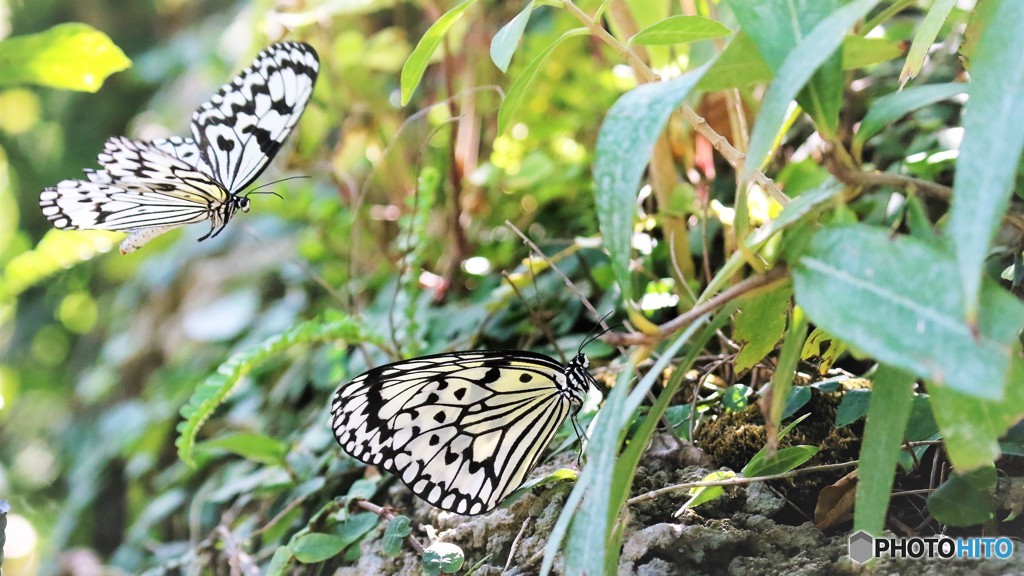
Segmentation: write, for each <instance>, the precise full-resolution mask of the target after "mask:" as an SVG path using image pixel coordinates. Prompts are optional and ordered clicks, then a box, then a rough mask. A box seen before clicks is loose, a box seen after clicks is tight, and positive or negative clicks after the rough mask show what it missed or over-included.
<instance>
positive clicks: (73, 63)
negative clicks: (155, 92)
mask: <svg viewBox="0 0 1024 576" xmlns="http://www.w3.org/2000/svg"><path fill="white" fill-rule="evenodd" d="M131 65H132V61H131V60H129V59H128V57H127V56H125V55H124V52H122V51H121V49H120V48H118V47H117V46H116V45H115V44H114V43H113V42H112V41H111V40H110V38H109V37H107V35H106V34H104V33H103V32H100V31H99V30H96V29H95V28H93V27H91V26H89V25H87V24H81V23H78V22H72V23H69V24H59V25H57V26H54V27H53V28H50V29H49V30H46V31H44V32H40V33H38V34H29V35H26V36H16V37H14V38H8V39H7V40H4V41H2V42H0V86H5V85H13V84H36V85H38V86H48V87H50V88H63V89H67V90H81V91H84V92H95V91H97V90H99V89H100V86H102V85H103V81H104V80H106V78H107V76H110V75H111V74H113V73H114V72H120V71H121V70H124V69H126V68H128V67H129V66H131Z"/></svg>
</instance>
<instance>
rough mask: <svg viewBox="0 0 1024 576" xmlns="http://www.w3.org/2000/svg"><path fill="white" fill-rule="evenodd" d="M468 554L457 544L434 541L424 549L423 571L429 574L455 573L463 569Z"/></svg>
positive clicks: (428, 575) (431, 575) (436, 575)
mask: <svg viewBox="0 0 1024 576" xmlns="http://www.w3.org/2000/svg"><path fill="white" fill-rule="evenodd" d="M465 561H466V555H465V554H464V553H463V552H462V548H459V547H458V546H456V545H455V544H449V543H448V542H434V543H433V544H431V545H430V546H428V547H427V549H426V550H424V551H423V558H422V562H423V572H424V574H426V575H427V576H438V575H439V574H442V573H444V574H454V573H456V572H458V571H459V570H461V569H462V564H463V563H464V562H465Z"/></svg>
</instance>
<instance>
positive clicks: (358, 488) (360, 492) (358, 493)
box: [345, 478, 378, 500]
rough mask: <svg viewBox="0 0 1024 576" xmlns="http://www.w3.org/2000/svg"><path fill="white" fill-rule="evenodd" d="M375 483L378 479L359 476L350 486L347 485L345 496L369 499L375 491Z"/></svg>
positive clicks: (354, 498)
mask: <svg viewBox="0 0 1024 576" xmlns="http://www.w3.org/2000/svg"><path fill="white" fill-rule="evenodd" d="M377 484H378V481H376V480H367V479H366V478H360V479H359V480H356V481H355V482H353V483H352V486H350V487H349V489H348V494H345V497H346V498H348V499H349V500H356V499H361V500H369V499H371V498H373V495H374V494H376V493H377Z"/></svg>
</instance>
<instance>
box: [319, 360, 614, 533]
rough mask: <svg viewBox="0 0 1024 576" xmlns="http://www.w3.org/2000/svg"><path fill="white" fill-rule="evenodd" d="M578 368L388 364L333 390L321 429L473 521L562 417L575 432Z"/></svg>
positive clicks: (578, 364) (504, 491) (526, 469)
mask: <svg viewBox="0 0 1024 576" xmlns="http://www.w3.org/2000/svg"><path fill="white" fill-rule="evenodd" d="M580 349H581V350H582V347H581V348H580ZM588 365H589V360H587V357H586V356H585V355H584V354H583V353H582V352H580V353H578V354H577V355H576V356H575V357H574V358H573V359H572V360H570V361H569V364H568V365H566V366H563V365H562V364H560V363H559V362H556V361H555V360H553V359H551V358H549V357H547V356H544V355H542V354H536V353H533V352H524V351H518V350H510V351H481V352H453V353H449V354H436V355H433V356H424V357H421V358H414V359H411V360H405V361H402V362H396V363H394V364H388V365H386V366H381V367H379V368H374V369H373V370H370V371H369V372H366V373H364V374H362V375H360V376H359V377H357V378H356V379H354V380H352V381H351V382H349V383H347V384H345V385H343V386H342V387H341V388H339V389H338V392H337V393H336V394H335V395H334V402H333V403H332V406H331V427H332V428H333V429H334V437H335V438H336V439H337V441H338V443H339V444H341V447H342V448H343V449H344V450H345V452H348V453H349V454H350V455H352V456H354V457H355V458H358V459H359V460H362V461H363V462H366V463H367V464H373V465H375V466H380V467H381V468H384V469H385V470H387V471H389V472H391V473H393V474H395V475H396V476H398V478H399V479H401V480H402V482H404V483H405V485H406V486H408V487H409V489H411V490H412V491H413V493H415V494H416V495H417V496H419V497H420V498H422V499H424V500H426V501H427V502H429V503H430V504H432V505H433V506H436V507H438V508H441V509H443V510H448V511H450V512H457V513H459V514H481V513H483V512H487V511H489V510H492V509H493V508H494V507H495V506H497V505H498V503H500V502H501V501H502V500H503V499H504V498H505V497H506V496H508V495H509V494H510V493H511V492H512V491H514V490H515V489H516V488H518V487H519V486H521V485H522V484H523V482H524V481H525V480H526V476H527V474H529V473H530V471H531V470H533V468H534V466H536V465H537V462H538V460H540V456H541V453H542V452H543V451H544V449H545V448H546V447H547V445H548V444H549V443H550V442H551V439H552V437H553V436H554V435H555V432H557V431H558V429H559V428H560V427H561V425H562V423H563V422H564V421H565V418H566V416H571V417H572V418H573V424H574V425H575V422H576V420H575V417H576V413H577V412H579V409H580V406H581V405H582V404H583V399H584V397H585V395H586V393H587V389H588V387H589V386H590V385H591V384H592V383H595V382H594V377H593V376H591V375H590V372H588V371H587V367H588Z"/></svg>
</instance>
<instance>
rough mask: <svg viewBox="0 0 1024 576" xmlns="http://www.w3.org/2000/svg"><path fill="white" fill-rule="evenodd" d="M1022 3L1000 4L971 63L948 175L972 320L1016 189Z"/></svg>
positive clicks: (1022, 89) (1022, 90) (1022, 105)
mask: <svg viewBox="0 0 1024 576" xmlns="http://www.w3.org/2000/svg"><path fill="white" fill-rule="evenodd" d="M1021 30H1024V2H1013V1H1010V2H999V3H998V4H997V6H996V8H995V13H994V14H993V17H992V18H991V20H990V21H989V22H988V24H987V26H986V27H985V30H984V33H983V34H982V35H981V38H980V40H979V41H978V45H977V47H976V49H975V52H974V57H973V59H972V65H971V83H970V85H969V86H968V93H969V94H970V99H969V100H968V101H967V105H966V108H965V110H964V115H963V127H964V137H963V141H962V142H961V144H960V157H959V158H958V159H957V162H956V173H955V175H954V177H953V205H952V207H951V208H950V212H951V214H950V217H949V230H948V232H949V237H950V238H952V239H953V244H954V246H955V250H956V261H957V265H958V268H959V270H958V274H957V277H959V279H960V284H961V286H962V287H963V302H964V305H965V306H964V308H965V309H966V313H967V319H968V322H969V323H972V324H973V323H974V320H975V318H976V316H977V313H978V307H979V306H980V301H982V300H984V298H983V297H982V290H983V288H982V272H983V268H984V265H985V258H986V256H987V255H988V248H989V243H990V242H991V241H992V238H993V237H994V236H995V233H996V230H997V229H998V227H999V224H1000V222H1001V220H1002V217H1003V213H1004V212H1006V207H1007V205H1008V204H1009V202H1010V196H1011V195H1012V194H1013V187H1014V177H1015V174H1016V173H1017V165H1018V164H1019V163H1020V157H1021V151H1022V150H1024V58H1021V54H1024V34H1021Z"/></svg>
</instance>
